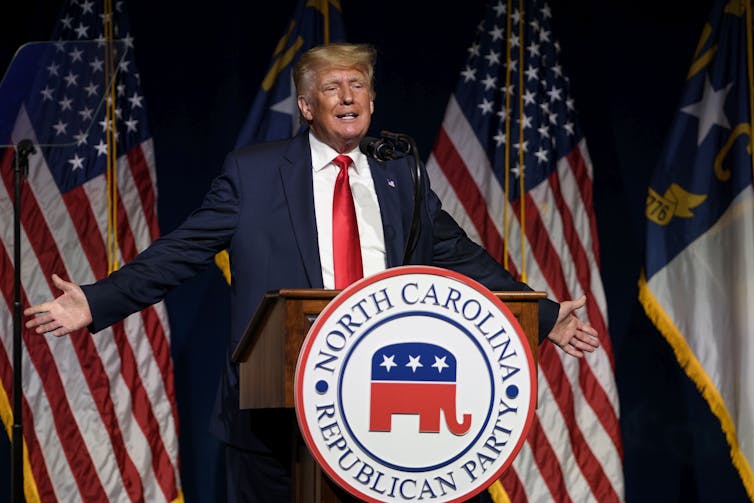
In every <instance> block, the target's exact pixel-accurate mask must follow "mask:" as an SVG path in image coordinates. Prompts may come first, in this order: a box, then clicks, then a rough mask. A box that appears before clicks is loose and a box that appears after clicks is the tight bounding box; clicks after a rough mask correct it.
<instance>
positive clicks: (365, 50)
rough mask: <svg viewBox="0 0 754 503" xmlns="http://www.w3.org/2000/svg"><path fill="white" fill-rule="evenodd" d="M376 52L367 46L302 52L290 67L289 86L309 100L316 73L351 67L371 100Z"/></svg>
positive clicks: (338, 45)
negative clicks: (361, 76) (365, 85)
mask: <svg viewBox="0 0 754 503" xmlns="http://www.w3.org/2000/svg"><path fill="white" fill-rule="evenodd" d="M376 59H377V51H375V49H374V48H373V47H372V46H371V45H368V44H346V43H333V44H326V45H320V46H316V47H313V48H311V49H309V50H308V51H306V52H305V53H304V54H303V55H302V56H301V59H299V60H298V62H297V63H296V66H294V67H293V84H294V85H295V86H296V94H297V95H298V96H304V97H305V98H306V99H307V100H309V99H311V97H312V93H313V92H314V86H315V85H316V77H317V73H318V72H319V71H320V70H322V69H323V68H326V67H329V66H346V67H354V68H356V69H358V70H359V71H361V72H362V73H363V74H364V76H365V77H366V80H367V82H368V84H369V92H370V94H371V95H372V98H374V82H373V81H374V64H375V61H376Z"/></svg>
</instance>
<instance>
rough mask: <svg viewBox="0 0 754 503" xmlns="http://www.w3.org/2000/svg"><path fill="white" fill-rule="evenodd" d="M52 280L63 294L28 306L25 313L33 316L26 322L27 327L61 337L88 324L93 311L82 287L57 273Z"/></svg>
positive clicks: (39, 332) (40, 332)
mask: <svg viewBox="0 0 754 503" xmlns="http://www.w3.org/2000/svg"><path fill="white" fill-rule="evenodd" d="M52 282H53V283H54V284H55V286H56V287H58V288H59V289H60V290H61V291H62V292H63V294H62V295H61V296H60V297H58V298H56V299H55V300H51V301H49V302H43V303H42V304H37V305H36V306H31V307H28V308H26V309H25V310H24V315H26V316H33V318H32V319H30V320H29V321H27V322H26V328H34V329H35V331H36V332H37V333H38V334H42V333H51V334H52V335H55V336H57V337H60V336H61V335H66V334H70V333H71V332H74V331H76V330H79V329H81V328H84V327H86V326H88V325H89V324H90V323H91V322H92V312H91V311H90V310H89V302H87V300H86V296H85V295H84V292H83V291H82V290H81V287H79V286H78V285H77V284H75V283H69V282H68V281H63V280H62V279H61V278H60V276H58V275H57V274H53V275H52Z"/></svg>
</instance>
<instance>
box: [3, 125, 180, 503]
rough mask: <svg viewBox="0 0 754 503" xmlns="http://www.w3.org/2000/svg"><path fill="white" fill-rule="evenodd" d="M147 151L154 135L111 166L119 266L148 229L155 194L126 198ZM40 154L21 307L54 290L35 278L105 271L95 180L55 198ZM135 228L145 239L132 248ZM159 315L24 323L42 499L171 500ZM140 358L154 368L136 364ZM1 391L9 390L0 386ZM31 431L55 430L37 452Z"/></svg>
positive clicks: (85, 276)
mask: <svg viewBox="0 0 754 503" xmlns="http://www.w3.org/2000/svg"><path fill="white" fill-rule="evenodd" d="M19 126H20V128H21V129H25V130H27V131H28V130H30V128H31V126H30V123H29V121H28V119H27V120H24V114H23V113H22V114H21V115H20V119H19ZM145 151H146V152H147V155H145ZM150 151H151V142H148V143H145V144H142V145H138V146H136V147H134V148H133V149H131V150H130V151H129V152H128V153H127V155H124V156H123V157H122V158H121V160H120V161H119V167H120V169H119V178H120V180H119V181H120V188H119V196H120V197H119V199H118V206H119V214H120V215H122V217H121V218H120V219H119V222H118V228H119V231H120V239H119V245H120V246H121V250H120V253H121V256H122V257H123V258H125V260H126V261H127V260H129V259H130V258H133V257H134V256H135V255H136V254H137V253H138V248H137V246H141V247H142V248H143V247H145V246H146V245H147V244H148V243H149V242H150V241H151V238H150V236H151V235H153V234H156V232H157V226H156V219H155V215H154V206H155V205H154V201H155V197H156V194H154V192H153V191H146V195H143V196H142V197H133V196H132V194H133V193H134V192H137V191H139V188H137V187H136V185H137V182H136V180H140V182H139V183H140V184H141V186H142V187H144V186H145V185H147V184H149V183H151V180H152V179H153V175H151V174H150V170H151V171H153V167H151V168H150V166H149V165H148V164H147V162H146V159H148V158H150V157H151V154H149V152H150ZM39 158H40V156H36V157H35V156H33V157H32V158H31V162H30V164H31V165H30V175H29V179H28V184H27V186H26V187H25V190H24V194H23V196H22V197H23V199H22V208H23V213H22V228H23V230H24V231H25V232H24V240H25V241H26V240H28V241H26V242H24V243H22V244H23V245H24V247H25V249H26V250H31V251H32V253H26V254H24V257H23V263H22V275H23V286H24V294H23V297H24V298H23V303H24V305H30V301H31V303H36V302H39V301H41V300H44V299H45V298H51V297H53V296H54V295H56V294H57V293H58V292H57V291H56V288H55V287H54V285H52V283H51V282H50V283H48V284H40V283H41V282H43V281H44V279H40V278H46V279H47V281H49V278H50V276H51V274H52V273H58V274H62V275H66V272H67V274H68V275H70V277H72V278H76V279H77V280H79V281H81V282H90V281H93V280H94V279H95V278H97V277H103V276H104V275H106V273H107V271H106V262H104V261H103V260H102V257H104V256H105V253H104V252H105V237H104V236H105V232H106V210H105V208H106V199H105V197H103V196H102V194H104V193H105V191H104V190H102V187H103V186H104V181H103V177H102V176H101V177H99V178H95V179H94V180H93V181H91V182H88V184H87V185H88V186H87V187H86V188H85V187H84V186H78V187H76V188H74V189H73V190H71V191H69V192H67V193H65V194H62V195H61V194H60V193H58V192H57V190H55V188H56V183H55V181H54V180H53V179H52V178H51V177H50V176H49V170H48V169H47V166H46V165H45V163H44V160H43V159H41V160H39V161H37V159H39ZM131 159H134V161H135V162H133V163H132V162H130V160H131ZM11 160H12V157H11V156H10V155H8V154H6V156H5V160H4V162H3V171H2V172H3V189H4V190H3V192H2V195H1V196H0V198H2V199H3V200H4V201H5V202H6V204H4V205H3V206H7V207H8V208H9V209H10V208H11V198H10V196H9V194H10V193H11V192H12V188H13V180H12V173H13V170H12V166H11V163H10V161H11ZM35 161H36V162H35ZM132 173H135V175H132ZM93 185H100V187H93ZM150 192H151V193H150ZM90 195H92V196H93V197H91V198H90V197H89V196H90ZM145 208H147V209H145ZM150 208H151V209H150ZM9 213H11V214H12V210H11V211H9ZM145 215H151V218H147V217H146V216H145ZM132 226H133V227H132ZM145 231H146V232H145ZM136 235H140V236H142V238H141V239H140V240H139V243H137V239H136V238H135V236H136ZM145 235H146V237H144V236H145ZM66 236H78V237H79V238H80V241H79V242H74V243H72V242H71V241H70V239H68V240H66V239H65V237H66ZM3 242H4V243H5V244H6V248H8V249H5V250H4V258H5V260H4V261H3V262H4V264H3V277H12V276H13V269H12V264H11V262H12V261H11V260H10V248H9V246H8V245H9V244H11V243H12V236H3ZM40 273H41V274H40ZM3 287H4V296H5V298H6V302H7V307H8V311H7V313H8V317H7V318H5V319H7V320H10V319H12V317H11V316H10V306H12V284H9V283H8V282H4V283H3ZM9 287H10V288H11V289H10V290H8V288H9ZM27 291H33V292H35V298H33V299H27V298H26V297H27V294H26V292H27ZM161 311H164V306H162V305H157V306H155V307H153V308H149V309H147V310H144V311H143V312H141V313H139V314H135V315H132V316H131V317H129V318H128V319H127V320H126V321H124V322H121V323H118V324H116V325H114V326H113V327H111V328H110V329H107V330H105V331H102V332H101V333H98V334H94V335H91V334H89V333H88V332H87V331H85V330H82V331H79V332H78V333H75V334H71V335H70V336H68V337H66V338H61V339H55V338H52V337H50V336H40V335H37V334H34V333H33V332H31V331H26V330H24V335H23V337H24V343H25V346H26V349H27V351H26V353H25V356H26V358H29V359H30V361H29V363H28V367H29V368H27V364H25V365H24V389H25V391H26V395H27V397H28V395H29V394H30V391H29V390H34V389H36V390H38V392H37V393H35V394H34V401H33V403H32V404H31V405H30V408H29V409H28V410H29V412H28V415H27V416H25V418H24V420H25V431H26V434H27V435H26V437H27V447H30V457H31V458H32V459H36V458H39V457H43V458H44V459H45V461H46V463H34V464H32V473H33V474H34V482H35V483H36V485H37V490H38V491H39V492H40V497H43V500H44V501H47V499H44V498H45V497H44V496H43V495H48V496H49V492H50V491H51V490H52V491H53V492H54V493H55V495H54V496H52V497H51V498H50V500H59V499H62V500H67V499H70V498H74V499H79V498H80V499H83V500H85V501H108V500H113V501H114V500H119V499H121V498H122V497H123V496H124V494H123V493H125V495H126V496H127V498H128V500H130V501H159V500H167V501H171V500H174V499H176V498H178V496H179V494H178V487H179V482H178V451H177V435H176V433H175V431H176V429H177V408H176V403H175V398H174V383H173V379H172V363H171V358H170V346H169V339H168V334H167V332H166V329H165V327H166V326H167V325H166V322H167V317H166V313H164V312H161ZM11 332H12V330H9V331H8V332H6V333H11ZM5 350H6V351H8V348H5ZM6 361H8V360H7V358H6ZM149 361H154V362H156V365H155V364H150V365H144V362H149ZM3 382H4V383H8V382H12V380H11V381H6V380H5V379H4V381H3ZM6 392H7V393H8V394H9V396H10V395H11V390H10V387H9V386H7V385H6ZM45 411H49V412H47V413H45ZM158 418H161V419H158ZM50 421H51V422H50ZM33 431H37V432H39V431H42V432H49V431H54V432H55V433H56V435H54V436H53V437H50V435H49V434H48V433H45V437H48V438H44V439H43V440H42V445H44V447H43V448H42V452H40V451H39V447H38V445H39V439H37V438H36V437H31V436H30V435H31V432H33ZM54 437H57V438H54ZM29 438H32V441H31V442H30V441H29V440H28V439H29ZM32 446H33V449H32V448H31V447H32ZM58 446H59V447H58ZM168 446H171V447H170V448H169V447H168ZM63 460H65V462H63ZM45 464H49V466H47V467H45ZM45 468H46V469H45ZM66 480H72V481H75V484H73V485H72V484H71V483H68V482H65V481H66ZM40 484H41V485H40Z"/></svg>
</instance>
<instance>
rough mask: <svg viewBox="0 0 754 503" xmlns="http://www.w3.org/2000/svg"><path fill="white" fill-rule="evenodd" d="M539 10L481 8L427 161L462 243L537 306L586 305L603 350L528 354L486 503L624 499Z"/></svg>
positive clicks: (594, 287) (615, 429)
mask: <svg viewBox="0 0 754 503" xmlns="http://www.w3.org/2000/svg"><path fill="white" fill-rule="evenodd" d="M551 21H552V11H551V9H550V7H549V6H548V4H547V3H546V2H544V1H543V0H531V1H526V2H524V1H523V0H521V1H518V2H513V1H508V2H507V3H506V2H501V1H495V2H492V3H490V4H489V5H488V7H487V9H486V13H485V16H484V19H483V20H482V22H481V23H480V24H479V26H478V32H477V37H476V40H475V41H474V42H473V43H472V45H471V46H470V47H469V50H468V60H467V62H466V65H465V67H464V68H463V69H462V71H461V75H460V79H459V81H458V84H457V87H456V90H455V92H454V93H453V95H452V96H451V97H450V101H449V103H448V106H447V109H446V112H445V118H444V119H443V123H442V126H441V128H440V131H439V133H438V137H437V139H436V142H435V146H434V149H433V152H432V154H431V156H430V158H429V160H428V162H427V168H428V170H429V175H430V179H431V183H432V186H433V188H434V190H435V191H436V192H437V194H438V195H439V197H440V198H441V200H442V201H443V204H444V205H445V208H446V210H448V211H449V212H450V213H451V214H452V215H453V216H454V217H455V218H456V220H457V221H458V222H459V223H460V224H461V225H462V226H463V227H464V229H465V230H466V231H467V233H468V234H469V236H470V237H471V238H472V239H474V240H476V241H477V242H478V243H480V244H482V245H483V246H485V248H486V249H487V250H488V251H489V252H490V253H491V254H492V255H493V256H494V257H496V258H497V259H498V260H499V261H500V262H501V263H503V264H505V265H506V266H507V268H508V269H509V270H510V271H511V272H512V273H513V274H514V276H518V277H519V278H521V279H523V280H525V281H526V282H527V283H528V284H529V285H531V286H532V287H533V288H534V289H536V290H542V291H546V292H547V293H548V294H549V296H550V298H553V299H558V300H567V299H576V298H578V297H580V296H581V295H582V294H583V293H585V294H586V295H587V305H586V307H585V308H584V309H583V310H582V311H583V315H584V316H585V317H586V319H588V321H589V322H590V323H591V324H592V325H593V326H594V327H595V328H596V329H597V330H598V331H599V333H600V339H601V343H602V346H601V348H600V349H599V350H598V351H596V352H594V353H593V354H588V355H587V356H586V357H585V358H583V359H576V358H572V357H570V356H568V355H566V354H565V353H564V352H563V351H560V350H559V349H558V348H556V347H555V346H554V345H553V344H550V343H547V342H546V343H543V344H542V345H541V346H540V349H541V352H540V358H539V367H538V407H537V414H536V417H535V420H534V422H533V424H532V428H531V430H530V432H529V436H528V438H527V441H526V443H525V444H524V446H523V448H522V449H521V451H520V453H519V454H518V456H517V458H516V459H515V460H514V462H513V465H512V467H511V468H510V469H509V470H507V471H506V472H505V473H504V474H503V476H502V477H501V479H500V480H499V482H500V484H498V483H495V484H493V486H492V487H491V488H490V490H489V492H490V495H491V496H492V498H493V500H495V501H496V502H502V501H507V499H506V498H507V497H509V498H510V500H511V501H517V502H518V501H559V502H562V501H578V502H586V501H598V502H600V503H604V502H611V501H614V502H620V501H622V500H623V493H624V485H623V466H622V464H623V462H622V457H623V456H622V440H621V434H620V426H619V420H618V418H619V403H618V395H617V389H616V385H615V380H614V374H615V370H614V360H613V354H612V346H611V343H610V338H609V335H608V328H607V308H606V301H605V295H604V291H603V288H602V283H601V279H600V274H599V250H598V240H597V226H596V222H595V216H594V209H593V206H592V165H591V161H590V158H589V154H588V151H587V146H586V141H585V139H584V137H583V135H582V133H581V131H580V129H579V125H578V122H577V120H576V112H575V107H574V102H573V99H572V98H571V96H570V94H569V81H568V78H567V77H566V75H565V71H564V69H563V67H562V66H561V65H560V64H559V62H558V53H559V50H560V48H559V45H558V43H557V42H556V40H555V35H554V33H553V30H552V27H551Z"/></svg>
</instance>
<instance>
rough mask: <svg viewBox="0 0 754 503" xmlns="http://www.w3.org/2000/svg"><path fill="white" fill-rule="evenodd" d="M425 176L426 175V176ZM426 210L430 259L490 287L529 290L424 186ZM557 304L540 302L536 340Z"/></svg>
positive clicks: (555, 315) (553, 318)
mask: <svg viewBox="0 0 754 503" xmlns="http://www.w3.org/2000/svg"><path fill="white" fill-rule="evenodd" d="M425 179H427V178H425ZM425 204H426V211H427V212H428V213H429V215H430V218H431V219H432V239H433V249H432V254H433V262H434V265H436V266H439V267H444V268H447V269H450V270H453V271H456V272H459V273H461V274H464V275H466V276H469V277H470V278H473V279H475V280H476V281H479V282H480V283H482V284H483V285H484V286H486V287H487V288H489V289H490V290H498V291H532V290H533V289H532V288H531V287H530V286H529V285H527V284H526V283H522V282H520V281H516V280H515V279H514V278H513V276H512V275H511V274H510V273H509V272H508V271H507V270H506V269H505V268H504V267H503V266H502V265H501V264H500V263H499V262H498V261H496V260H495V259H494V258H493V257H492V256H491V255H490V254H489V253H487V251H486V250H485V249H484V248H482V247H481V246H479V245H478V244H477V243H475V242H474V241H472V240H471V239H470V238H469V237H468V235H467V234H466V232H465V231H464V230H463V229H462V228H461V227H460V226H459V225H458V223H457V222H456V221H455V220H454V219H453V218H452V217H451V216H450V215H449V214H448V213H447V212H445V210H443V209H442V207H441V203H440V200H439V198H438V197H437V195H436V194H435V193H434V192H433V191H432V190H431V189H429V187H427V190H426V191H425ZM559 310H560V304H559V303H558V302H555V301H552V300H550V299H543V300H540V301H539V309H538V312H539V342H540V343H541V342H542V341H543V340H544V339H545V338H546V337H547V334H549V333H550V330H552V327H553V326H554V325H555V321H556V320H557V318H558V311H559Z"/></svg>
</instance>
